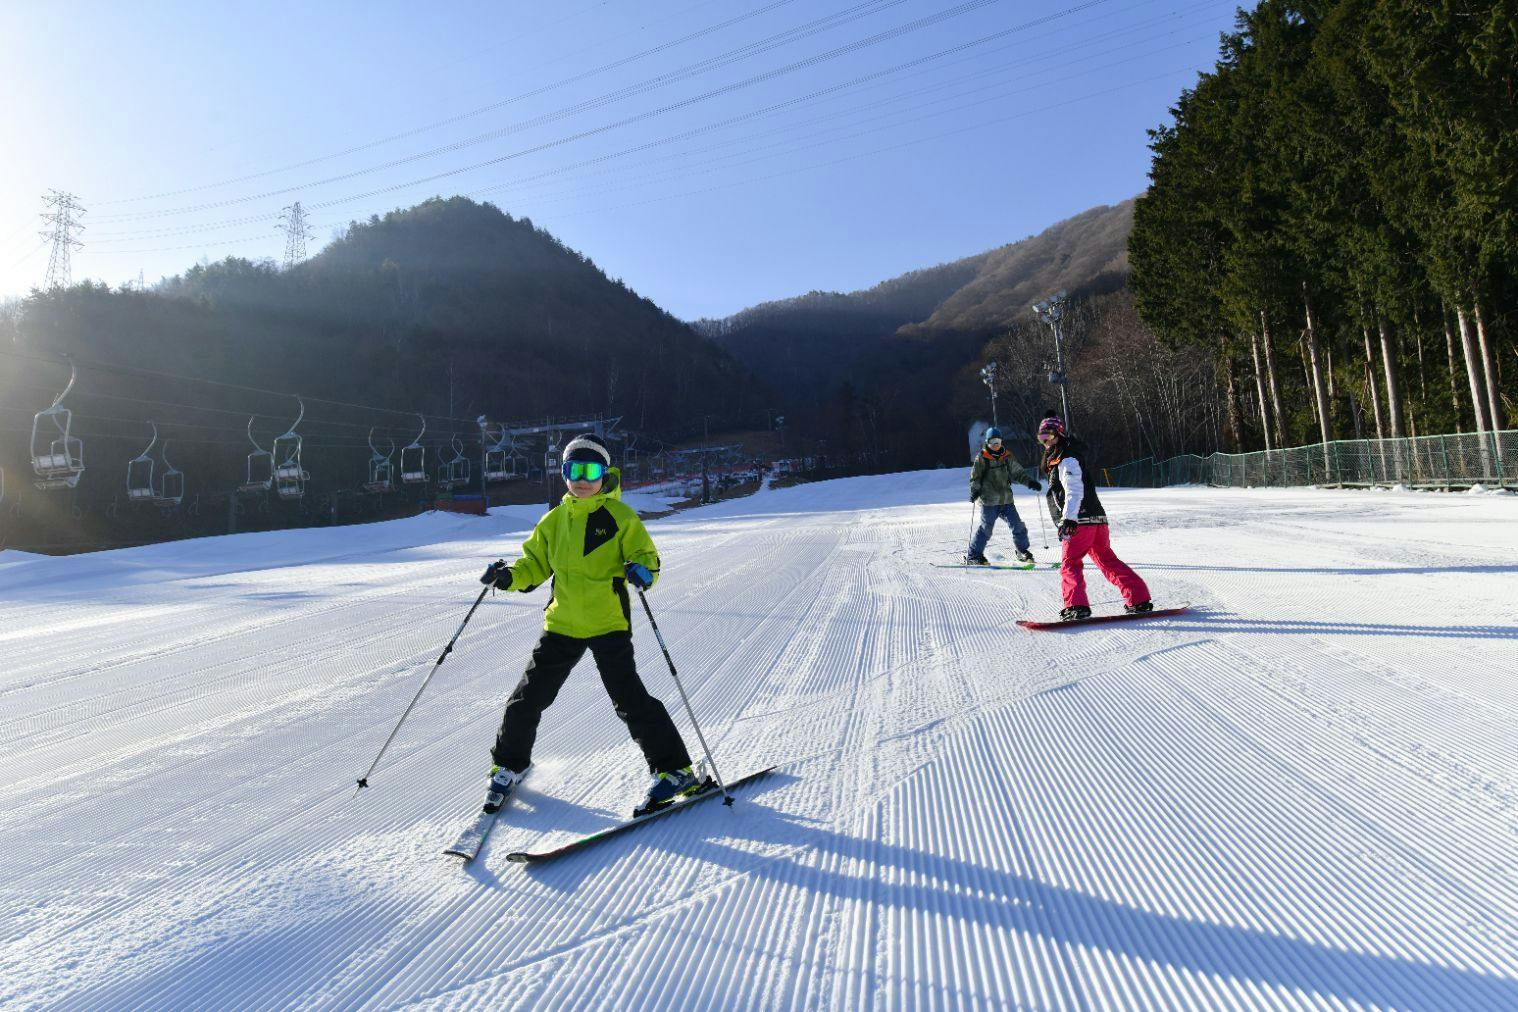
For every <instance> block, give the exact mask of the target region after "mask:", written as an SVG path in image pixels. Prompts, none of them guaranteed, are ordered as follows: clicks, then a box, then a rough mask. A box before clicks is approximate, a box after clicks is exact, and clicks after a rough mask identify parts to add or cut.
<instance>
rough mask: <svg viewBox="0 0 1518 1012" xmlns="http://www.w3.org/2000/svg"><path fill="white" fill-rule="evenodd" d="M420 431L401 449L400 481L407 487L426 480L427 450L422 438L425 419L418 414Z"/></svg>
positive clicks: (424, 432)
mask: <svg viewBox="0 0 1518 1012" xmlns="http://www.w3.org/2000/svg"><path fill="white" fill-rule="evenodd" d="M416 417H418V418H421V420H422V431H421V432H418V433H417V434H416V438H415V439H413V440H412V441H411V442H410V443H409V444H408V445H406V446H403V447H401V481H402V482H403V483H405V484H407V485H420V484H422V483H423V482H425V481H426V480H427V448H426V447H425V446H423V445H422V437H423V436H425V435H426V434H427V419H426V418H423V417H422V415H421V414H420V413H418V414H417V416H416Z"/></svg>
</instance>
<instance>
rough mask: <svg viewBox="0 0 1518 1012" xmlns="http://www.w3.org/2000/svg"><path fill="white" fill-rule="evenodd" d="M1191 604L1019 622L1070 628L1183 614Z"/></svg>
mask: <svg viewBox="0 0 1518 1012" xmlns="http://www.w3.org/2000/svg"><path fill="white" fill-rule="evenodd" d="M1189 607H1190V606H1189V605H1184V604H1182V605H1178V606H1177V607H1174V608H1156V609H1154V611H1146V612H1144V613H1143V614H1142V615H1129V614H1128V613H1127V612H1124V613H1123V614H1121V615H1092V616H1091V617H1090V618H1075V619H1069V620H1068V621H1067V620H1065V619H1055V620H1054V621H1052V622H1036V621H1033V620H1031V619H1023V620H1022V621H1020V622H1018V623H1017V624H1018V625H1020V626H1022V627H1023V628H1024V629H1068V628H1070V627H1071V626H1078V625H1098V624H1100V623H1103V622H1132V621H1135V620H1137V619H1145V618H1164V617H1166V616H1167V615H1180V614H1183V613H1184V612H1185V611H1186V610H1187V609H1188V608H1189Z"/></svg>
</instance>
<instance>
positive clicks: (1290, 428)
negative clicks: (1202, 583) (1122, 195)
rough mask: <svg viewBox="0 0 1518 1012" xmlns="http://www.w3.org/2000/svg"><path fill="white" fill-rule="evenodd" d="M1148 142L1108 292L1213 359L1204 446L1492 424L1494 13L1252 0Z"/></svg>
mask: <svg viewBox="0 0 1518 1012" xmlns="http://www.w3.org/2000/svg"><path fill="white" fill-rule="evenodd" d="M1152 137H1153V145H1152V146H1153V149H1154V164H1153V169H1152V172H1151V178H1152V180H1153V185H1152V186H1151V188H1150V190H1149V192H1148V193H1147V194H1146V195H1145V196H1144V197H1143V198H1142V199H1140V201H1139V203H1138V207H1137V210H1136V213H1135V224H1134V231H1133V239H1132V242H1131V247H1130V248H1131V255H1132V262H1133V277H1132V287H1133V290H1134V292H1135V294H1136V296H1137V305H1138V309H1139V311H1140V313H1141V314H1142V316H1143V318H1144V320H1145V321H1146V322H1147V323H1148V324H1149V326H1150V327H1152V328H1153V329H1154V330H1156V331H1158V332H1159V333H1161V334H1162V335H1164V336H1165V338H1166V339H1167V340H1168V341H1169V342H1170V343H1172V344H1173V345H1175V346H1180V347H1188V348H1191V349H1193V350H1194V353H1195V354H1198V355H1205V356H1207V357H1209V358H1211V359H1213V360H1214V361H1215V362H1216V363H1218V367H1219V369H1220V370H1221V371H1222V372H1223V374H1224V375H1225V377H1226V379H1225V383H1224V389H1225V391H1226V394H1225V396H1226V404H1227V409H1226V418H1227V422H1228V424H1227V425H1226V429H1225V431H1226V440H1225V442H1226V444H1227V445H1229V446H1242V447H1247V448H1251V449H1258V448H1265V447H1269V446H1271V445H1277V446H1279V445H1292V444H1300V443H1307V442H1316V441H1318V440H1320V439H1321V440H1330V439H1335V438H1343V437H1346V436H1383V435H1384V436H1388V437H1395V436H1411V435H1418V434H1433V433H1444V432H1454V431H1471V430H1473V429H1474V430H1488V429H1497V428H1502V427H1503V426H1505V425H1506V424H1508V420H1509V419H1510V418H1511V417H1512V415H1513V412H1514V410H1515V405H1514V401H1513V394H1512V377H1513V375H1514V370H1515V369H1518V347H1515V345H1514V333H1515V323H1518V18H1515V16H1514V11H1513V6H1512V4H1510V3H1492V2H1475V0H1463V2H1457V3H1441V4H1428V3H1418V2H1413V0H1374V2H1372V0H1337V2H1331V3H1283V2H1279V0H1266V2H1264V3H1261V4H1259V5H1258V6H1257V7H1256V8H1254V9H1253V10H1251V11H1249V12H1247V13H1241V14H1240V16H1239V19H1238V26H1237V30H1236V31H1235V32H1233V33H1232V34H1230V35H1228V36H1227V37H1226V38H1225V39H1224V40H1223V46H1222V53H1221V56H1220V59H1219V61H1218V64H1217V66H1216V68H1215V69H1214V70H1213V71H1212V72H1211V73H1208V74H1206V75H1203V77H1202V79H1201V80H1200V81H1199V82H1198V83H1197V85H1196V87H1194V88H1192V89H1189V90H1187V91H1186V92H1185V93H1183V94H1182V96H1181V98H1180V100H1179V101H1178V103H1177V104H1176V107H1175V109H1174V122H1173V123H1171V124H1167V125H1164V126H1162V127H1160V128H1159V129H1157V130H1155V131H1154V132H1153V134H1152ZM1504 377H1506V381H1504Z"/></svg>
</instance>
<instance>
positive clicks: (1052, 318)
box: [1033, 288, 1074, 429]
mask: <svg viewBox="0 0 1518 1012" xmlns="http://www.w3.org/2000/svg"><path fill="white" fill-rule="evenodd" d="M1069 302H1070V296H1069V295H1068V294H1067V293H1066V292H1065V290H1064V289H1063V288H1061V289H1060V290H1059V291H1057V292H1055V293H1054V294H1053V295H1051V296H1049V297H1048V298H1047V299H1044V300H1043V301H1042V302H1035V303H1033V312H1034V313H1036V314H1038V318H1039V319H1040V320H1041V321H1043V322H1044V323H1047V324H1048V325H1049V329H1051V330H1053V331H1054V371H1053V372H1051V373H1050V374H1049V382H1050V383H1054V384H1057V385H1058V386H1059V406H1060V410H1061V411H1062V412H1064V415H1065V428H1066V429H1070V428H1072V427H1073V425H1074V423H1073V422H1072V421H1071V420H1070V394H1069V388H1070V379H1069V377H1068V376H1066V375H1065V335H1064V332H1063V331H1061V330H1060V320H1061V319H1062V318H1063V317H1064V315H1065V306H1067V305H1068V304H1069Z"/></svg>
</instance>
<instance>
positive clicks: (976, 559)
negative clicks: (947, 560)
mask: <svg viewBox="0 0 1518 1012" xmlns="http://www.w3.org/2000/svg"><path fill="white" fill-rule="evenodd" d="M964 563H965V565H967V566H989V565H990V564H991V560H990V559H988V558H986V557H985V556H984V555H971V554H970V553H969V552H966V553H965V558H964Z"/></svg>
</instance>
